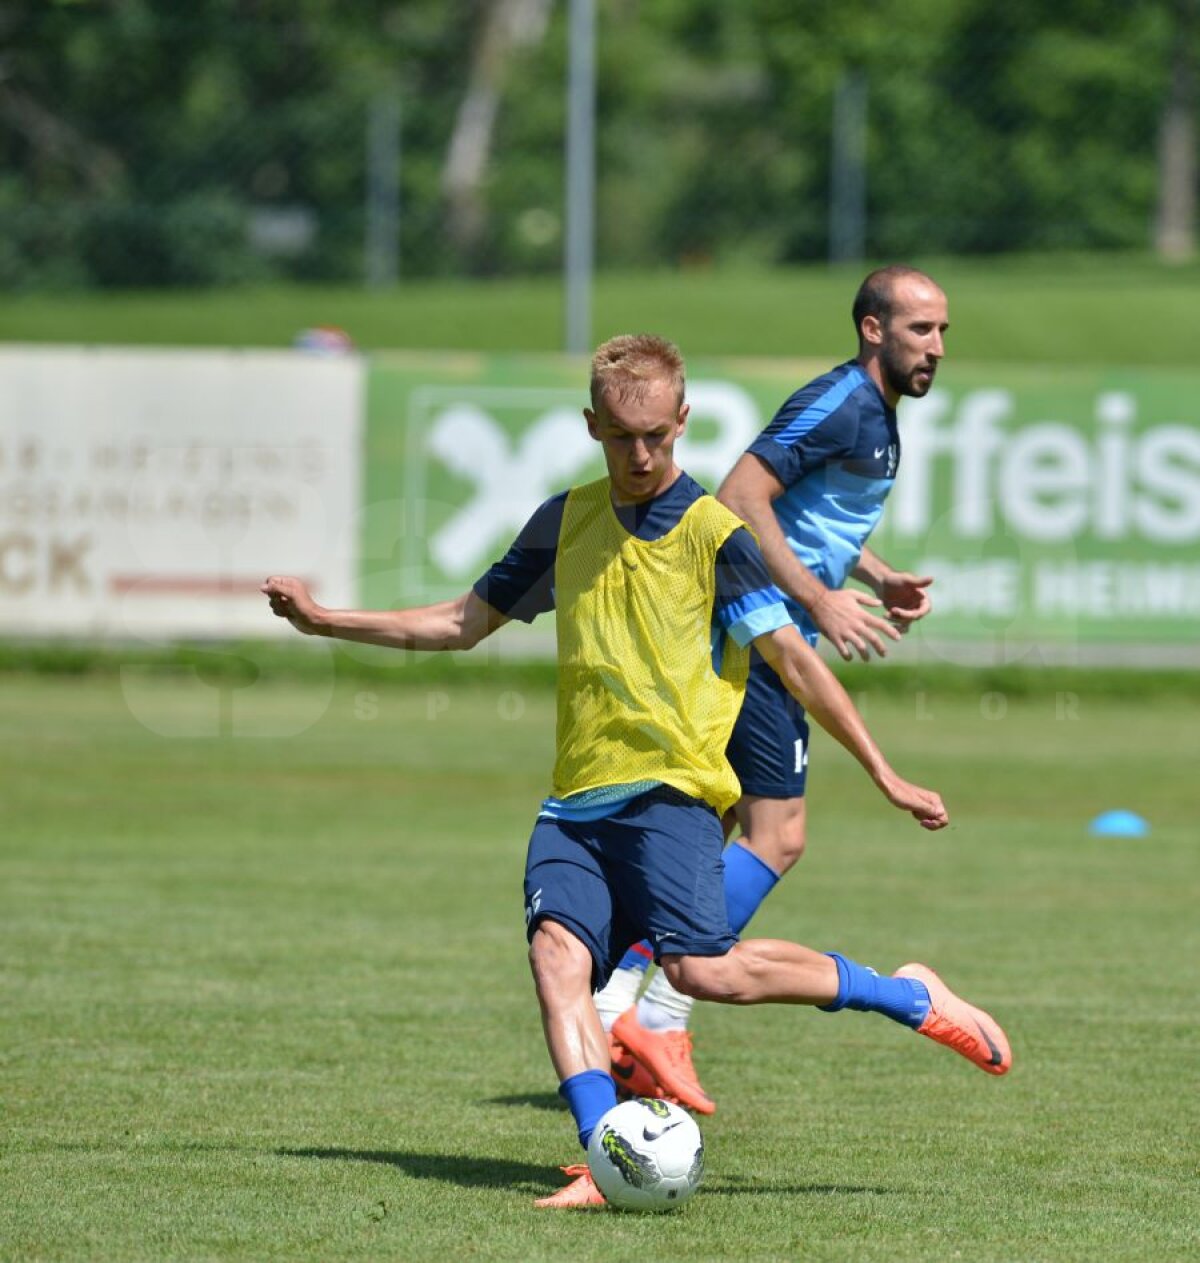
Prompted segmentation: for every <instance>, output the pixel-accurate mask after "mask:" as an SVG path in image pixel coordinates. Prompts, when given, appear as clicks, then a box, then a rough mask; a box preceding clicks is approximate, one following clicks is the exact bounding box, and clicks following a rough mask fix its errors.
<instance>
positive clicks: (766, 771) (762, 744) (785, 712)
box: [725, 653, 808, 798]
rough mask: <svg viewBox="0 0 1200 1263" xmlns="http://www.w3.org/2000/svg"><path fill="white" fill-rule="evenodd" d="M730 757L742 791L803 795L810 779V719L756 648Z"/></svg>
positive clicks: (728, 749)
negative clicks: (756, 651)
mask: <svg viewBox="0 0 1200 1263" xmlns="http://www.w3.org/2000/svg"><path fill="white" fill-rule="evenodd" d="M725 754H726V757H727V758H728V759H729V762H730V763H731V764H732V766H733V770H734V772H735V773H736V774H737V778H738V780H739V781H740V782H741V785H742V793H743V794H754V795H756V796H757V797H760V798H803V797H804V788H805V783H806V782H807V780H808V720H807V718H805V713H804V707H803V706H801V705H800V703H799V702H798V701H796V699H795V698H794V697H793V696H792V695H791V694H790V693H789V692H788V691H787V689H786V688H785V687H784V684H783V681H782V680H781V679H780V678H779V676H778V675H776V673H775V672H774V671H773V670H772V669H771V668H770V667H769V666H768V665H767V664H766V663H765V662H764V661H763V660H762V658H760V657H759V656H758V654H757V653H755V654H753V655H752V657H751V662H750V674H749V676H748V677H747V679H746V698H745V701H743V702H742V709H741V711H740V712H739V714H738V717H737V723H736V724H734V726H733V733H732V735H731V736H730V738H729V744H728V746H726V748H725Z"/></svg>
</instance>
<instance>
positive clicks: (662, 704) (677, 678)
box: [554, 478, 749, 813]
mask: <svg viewBox="0 0 1200 1263" xmlns="http://www.w3.org/2000/svg"><path fill="white" fill-rule="evenodd" d="M742 525H743V523H742V522H741V521H739V520H738V518H737V517H735V516H734V514H732V513H731V512H730V511H729V510H728V509H726V508H725V507H724V506H723V505H721V504H719V503H718V502H717V501H716V500H714V499H713V497H712V496H702V497H701V498H700V499H699V500H697V501H695V502H694V503H693V504H692V505H690V506H689V507H688V509H687V511H686V512H685V513H684V515H683V517H682V518H681V519H680V520H679V522H678V523H677V524H676V525H675V526H674V527H673V528H672V529H671V530H670V531H669V532H668V533H667V534H666V535H664V536H663V537H662V538H661V539H655V540H643V539H637V538H635V537H634V536H632V535H630V534H629V532H628V531H626V530H625V528H624V527H623V526H622V525H621V523H620V522H619V521H618V520H617V515H616V513H615V512H614V510H613V507H612V501H611V499H610V484H609V480H608V479H607V478H602V479H600V480H599V481H598V482H593V483H588V484H587V485H585V486H582V487H575V488H574V489H573V490H572V491H571V492H570V493H569V494H568V496H567V501H566V506H565V509H564V512H563V521H562V529H561V531H560V534H559V541H558V555H557V559H556V561H555V566H554V578H555V606H556V611H557V619H558V757H557V759H556V761H555V765H554V795H555V797H557V798H566V797H567V796H568V795H570V794H577V793H580V792H582V791H583V790H588V789H596V788H599V787H601V786H605V785H626V784H631V783H634V782H637V781H661V782H663V783H664V784H667V785H673V786H674V787H675V788H676V789H678V790H680V791H682V792H683V793H685V794H689V795H691V796H692V797H693V798H700V799H703V800H704V801H705V802H707V803H709V804H710V805H711V806H712V807H713V808H715V809H716V811H717V812H719V813H720V812H724V811H725V810H726V808H728V807H731V806H732V805H733V804H734V803H735V802H736V801H737V799H738V797H739V796H740V794H741V788H740V786H739V785H738V781H737V777H736V776H735V775H734V773H733V769H732V768H731V767H730V766H729V762H728V760H727V759H726V758H725V746H726V744H727V742H728V741H729V734H730V732H732V730H733V724H734V720H736V719H737V714H738V710H739V709H740V708H741V704H742V697H743V694H744V693H745V688H746V672H747V668H748V664H749V651H748V650H746V649H742V648H740V647H739V646H738V645H736V644H735V643H734V642H733V641H732V640H731V639H727V638H724V635H723V633H722V638H723V639H725V644H724V646H723V648H724V653H723V655H722V659H721V671H720V674H717V672H716V671H714V670H713V645H712V641H711V633H712V615H713V601H714V598H715V596H716V573H715V559H716V555H717V552H718V550H719V549H720V547H721V545H722V544H724V542H725V541H726V540H727V539H728V538H729V536H730V535H732V534H733V532H734V531H735V530H737V529H738V527H739V526H742Z"/></svg>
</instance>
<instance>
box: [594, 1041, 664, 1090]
mask: <svg viewBox="0 0 1200 1263" xmlns="http://www.w3.org/2000/svg"><path fill="white" fill-rule="evenodd" d="M608 1056H609V1060H610V1063H611V1064H610V1065H609V1073H610V1074H611V1075H612V1077H613V1082H614V1083H615V1084H616V1085H617V1096H619V1097H620V1098H621V1099H622V1100H625V1099H627V1098H628V1097H631V1096H649V1097H663V1096H665V1095H666V1094H665V1093H664V1092H663V1090H662V1088H660V1087H659V1086H658V1084H657V1083H656V1082H655V1081H654V1076H653V1075H652V1074H651V1073H650V1071H649V1070H647V1069H646V1067H645V1066H643V1065H642V1063H641V1062H640V1061H638V1059H637V1058H636V1057H635V1056H634V1055H633V1053H631V1052H630V1051H629V1049H628V1048H626V1047H625V1045H624V1044H623V1043H621V1041H620V1040H619V1039H617V1038H616V1037H615V1036H613V1035H611V1034H610V1035H609V1037H608ZM668 1099H669V1100H672V1101H673V1100H674V1097H670V1098H668Z"/></svg>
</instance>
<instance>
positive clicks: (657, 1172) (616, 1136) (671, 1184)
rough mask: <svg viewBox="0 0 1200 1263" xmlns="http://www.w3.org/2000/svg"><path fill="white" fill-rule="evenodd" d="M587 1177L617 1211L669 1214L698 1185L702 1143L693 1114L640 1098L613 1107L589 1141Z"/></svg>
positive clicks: (663, 1102)
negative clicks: (661, 1212) (657, 1211)
mask: <svg viewBox="0 0 1200 1263" xmlns="http://www.w3.org/2000/svg"><path fill="white" fill-rule="evenodd" d="M588 1167H589V1168H590V1170H591V1172H592V1179H593V1180H595V1181H596V1185H597V1187H598V1188H599V1189H600V1191H601V1192H602V1193H603V1194H604V1196H605V1199H606V1200H607V1201H608V1203H609V1205H610V1206H615V1207H616V1208H617V1209H618V1210H674V1209H675V1207H676V1206H682V1205H683V1203H684V1202H686V1201H687V1199H688V1198H689V1197H691V1195H692V1194H693V1193H694V1192H695V1191H696V1189H697V1188H698V1187H699V1185H700V1180H701V1178H702V1177H703V1175H704V1141H703V1140H702V1139H701V1136H700V1128H699V1127H697V1126H696V1124H695V1122H694V1120H693V1119H692V1116H691V1115H690V1114H689V1113H687V1112H686V1111H685V1110H682V1109H680V1108H679V1106H678V1105H672V1104H670V1102H668V1101H657V1100H651V1099H650V1098H648V1097H644V1096H639V1097H635V1098H634V1099H633V1100H631V1101H622V1102H621V1104H620V1105H615V1106H614V1107H613V1108H612V1109H610V1110H609V1111H608V1113H607V1114H605V1115H604V1117H603V1118H602V1119H601V1120H600V1121H599V1122H598V1123H597V1124H596V1130H595V1131H593V1132H592V1138H591V1140H590V1141H589V1142H588Z"/></svg>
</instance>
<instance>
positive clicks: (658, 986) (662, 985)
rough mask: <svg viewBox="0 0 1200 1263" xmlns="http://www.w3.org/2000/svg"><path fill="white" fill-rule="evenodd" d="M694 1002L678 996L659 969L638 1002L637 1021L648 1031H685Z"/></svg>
mask: <svg viewBox="0 0 1200 1263" xmlns="http://www.w3.org/2000/svg"><path fill="white" fill-rule="evenodd" d="M693 1004H695V1000H693V999H692V997H691V996H690V995H680V994H679V992H678V991H676V990H675V988H674V987H673V986H671V984H670V983H669V982H668V981H667V975H666V974H665V973H663V972H662V970H661V969H660V970H659V971H658V973H657V974H655V976H654V981H653V982H652V983H651V984H650V985H649V986H648V987H647V988H646V993H645V995H643V996H642V998H641V999H640V1000H639V1001H638V1008H637V1017H638V1021H639V1022H640V1023H641V1024H642V1025H643V1026H644V1027H645V1028H646V1029H647V1030H648V1031H685V1030H687V1024H688V1018H689V1017H691V1015H692V1005H693Z"/></svg>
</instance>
